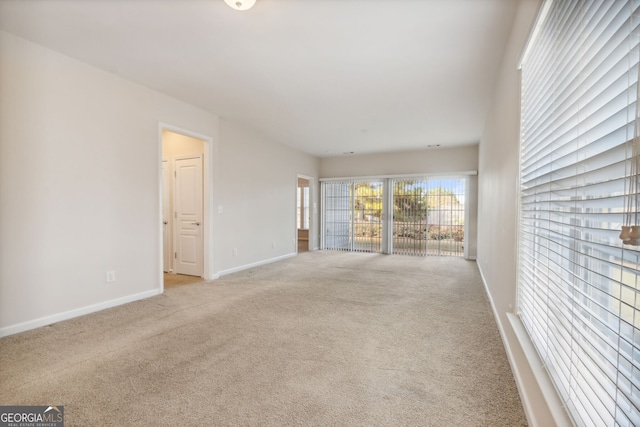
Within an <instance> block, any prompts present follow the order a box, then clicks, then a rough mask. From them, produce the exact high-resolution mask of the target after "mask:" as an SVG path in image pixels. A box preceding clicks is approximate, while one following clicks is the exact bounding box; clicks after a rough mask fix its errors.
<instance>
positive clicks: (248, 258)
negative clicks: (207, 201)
mask: <svg viewBox="0 0 640 427" xmlns="http://www.w3.org/2000/svg"><path fill="white" fill-rule="evenodd" d="M218 155H219V157H220V162H219V163H218V164H219V167H218V170H217V175H216V177H217V182H218V188H219V192H218V193H217V196H215V195H214V197H217V198H216V203H215V208H214V211H215V213H214V215H217V216H218V221H217V230H218V237H219V238H220V241H222V242H225V243H224V245H221V246H220V247H218V248H217V249H218V252H217V254H216V257H217V259H218V260H219V262H220V271H221V273H222V274H225V273H228V272H232V271H235V270H236V269H238V268H239V267H242V266H247V265H252V264H256V263H261V262H263V261H264V260H272V259H277V258H280V257H285V256H291V255H293V254H295V248H296V246H295V245H296V243H297V237H296V226H297V224H296V190H297V185H298V174H301V175H307V176H310V177H314V178H315V179H314V180H313V181H312V182H311V186H312V191H313V190H314V189H315V188H317V177H318V159H317V158H316V157H313V156H310V155H307V154H304V153H301V152H299V151H297V150H294V149H291V148H289V147H286V146H283V145H280V144H277V143H275V142H273V141H270V140H268V139H266V138H264V137H262V136H261V135H259V134H257V133H256V132H253V131H251V130H248V129H244V128H241V127H240V126H238V125H236V124H234V123H232V122H229V121H227V120H224V119H221V120H220V151H219V154H218ZM214 173H216V171H214ZM314 195H317V191H315V194H314ZM312 197H313V196H312ZM314 200H315V198H314ZM312 203H313V201H312ZM218 206H222V208H223V213H222V214H218V213H217V209H218ZM311 215H312V218H311V223H312V227H313V228H312V230H311V232H310V235H312V236H314V235H317V234H318V229H319V228H318V216H317V213H315V214H314V213H313V212H312V214H311ZM313 238H314V237H310V239H313ZM274 243H275V247H273V246H274ZM309 243H310V246H311V245H312V242H309ZM234 249H237V250H238V254H237V255H234V254H233V250H234Z"/></svg>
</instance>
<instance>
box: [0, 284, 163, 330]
mask: <svg viewBox="0 0 640 427" xmlns="http://www.w3.org/2000/svg"><path fill="white" fill-rule="evenodd" d="M161 293H162V292H161V291H160V289H153V290H150V291H145V292H140V293H138V294H133V295H128V296H126V297H122V298H116V299H112V300H109V301H104V302H100V303H97V304H91V305H88V306H86V307H81V308H76V309H73V310H69V311H64V312H62V313H56V314H52V315H50V316H45V317H40V318H39V319H34V320H29V321H27V322H22V323H18V324H15V325H10V326H5V327H3V328H0V338H2V337H6V336H9V335H14V334H19V333H20V332H26V331H29V330H31V329H36V328H40V327H42V326H47V325H51V324H53V323H58V322H62V321H63V320H69V319H73V318H74V317H79V316H84V315H85V314H90V313H95V312H97V311H101V310H105V309H107V308H111V307H116V306H119V305H123V304H127V303H130V302H133V301H138V300H141V299H145V298H149V297H152V296H155V295H160V294H161Z"/></svg>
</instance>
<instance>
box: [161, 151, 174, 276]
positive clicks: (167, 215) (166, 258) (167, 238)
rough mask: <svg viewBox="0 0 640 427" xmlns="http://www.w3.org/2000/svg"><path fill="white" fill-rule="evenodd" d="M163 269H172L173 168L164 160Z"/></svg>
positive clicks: (167, 270)
mask: <svg viewBox="0 0 640 427" xmlns="http://www.w3.org/2000/svg"><path fill="white" fill-rule="evenodd" d="M162 250H163V257H162V259H163V262H162V270H163V271H164V272H165V273H168V272H170V271H171V252H172V251H171V169H170V168H169V162H168V161H167V160H163V161H162Z"/></svg>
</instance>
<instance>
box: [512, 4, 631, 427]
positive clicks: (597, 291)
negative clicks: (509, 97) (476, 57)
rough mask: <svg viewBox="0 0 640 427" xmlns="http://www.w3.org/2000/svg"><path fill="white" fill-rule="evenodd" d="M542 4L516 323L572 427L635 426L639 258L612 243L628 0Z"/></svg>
mask: <svg viewBox="0 0 640 427" xmlns="http://www.w3.org/2000/svg"><path fill="white" fill-rule="evenodd" d="M545 6H546V7H548V9H547V10H548V13H547V14H546V16H545V18H544V20H542V21H541V22H538V26H539V27H538V28H537V37H536V39H535V40H534V41H532V43H531V45H530V46H529V51H528V53H527V56H526V59H525V61H524V62H523V64H522V88H521V91H522V92H521V102H522V105H521V114H522V122H521V146H520V199H519V211H520V218H519V225H518V228H519V230H518V239H519V244H518V314H519V315H520V318H521V319H522V322H523V324H524V325H525V328H526V329H527V331H528V333H529V335H530V337H531V340H532V341H533V343H534V346H535V347H536V349H537V351H538V352H539V354H540V357H541V358H542V360H543V361H544V363H545V366H546V368H547V371H548V372H549V375H550V377H551V379H552V381H553V383H554V384H555V386H556V389H557V391H558V394H559V395H560V397H561V398H562V400H563V401H564V402H565V405H566V408H567V411H568V412H569V414H570V416H571V418H572V419H573V421H574V423H575V424H576V425H580V426H616V425H620V426H633V425H638V426H640V410H639V408H640V283H639V282H638V271H639V262H640V259H639V252H638V247H635V246H627V245H623V244H622V242H621V240H620V239H619V238H618V235H619V233H620V228H621V226H622V224H623V211H624V206H625V197H624V196H625V188H626V187H625V173H626V172H628V169H629V160H628V156H629V153H630V152H631V149H630V141H631V140H632V139H633V133H634V120H635V117H636V108H637V99H636V98H637V84H638V58H639V43H638V42H639V40H640V34H639V32H640V29H639V26H638V25H639V24H640V13H639V6H640V2H639V1H626V0H618V1H613V0H605V1H603V0H581V1H576V0H555V1H553V2H552V3H551V4H546V5H545Z"/></svg>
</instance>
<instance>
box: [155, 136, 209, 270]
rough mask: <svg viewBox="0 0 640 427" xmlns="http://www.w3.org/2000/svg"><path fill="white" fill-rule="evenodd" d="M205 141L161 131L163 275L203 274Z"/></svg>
mask: <svg viewBox="0 0 640 427" xmlns="http://www.w3.org/2000/svg"><path fill="white" fill-rule="evenodd" d="M204 149H205V142H204V141H203V140H202V139H199V138H195V137H191V136H187V135H183V134H180V133H177V132H173V131H170V130H167V129H163V130H162V231H163V239H162V243H163V245H162V254H163V256H162V260H163V271H164V273H165V274H180V275H188V276H195V277H198V278H203V277H205V274H204V259H205V257H204V244H203V242H204V240H205V233H204V223H205V221H204V212H203V205H204V203H203V198H204V191H203V187H204V179H203V158H204V151H205V150H204Z"/></svg>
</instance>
